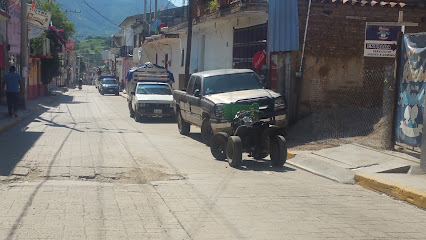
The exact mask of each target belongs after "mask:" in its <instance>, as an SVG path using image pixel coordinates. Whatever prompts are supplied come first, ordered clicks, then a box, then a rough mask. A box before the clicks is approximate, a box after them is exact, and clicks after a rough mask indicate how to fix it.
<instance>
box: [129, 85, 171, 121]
mask: <svg viewBox="0 0 426 240" xmlns="http://www.w3.org/2000/svg"><path fill="white" fill-rule="evenodd" d="M130 95H131V98H132V100H131V103H132V104H131V108H132V109H131V111H130V114H131V115H133V116H132V117H134V118H135V120H136V121H137V122H140V121H142V118H144V117H174V111H173V91H172V88H171V87H170V85H169V84H168V83H162V82H139V83H138V84H137V85H136V88H135V91H134V92H131V93H130Z"/></svg>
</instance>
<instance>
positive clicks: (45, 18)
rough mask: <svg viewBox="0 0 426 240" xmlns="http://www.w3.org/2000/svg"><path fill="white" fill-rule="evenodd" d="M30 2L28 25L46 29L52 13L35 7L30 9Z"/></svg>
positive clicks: (29, 5) (29, 6)
mask: <svg viewBox="0 0 426 240" xmlns="http://www.w3.org/2000/svg"><path fill="white" fill-rule="evenodd" d="M31 6H32V5H31V4H28V14H27V22H28V26H30V27H34V28H40V29H43V30H47V29H48V28H49V23H50V19H51V17H52V14H50V12H46V11H42V10H39V9H37V8H34V9H32V7H31Z"/></svg>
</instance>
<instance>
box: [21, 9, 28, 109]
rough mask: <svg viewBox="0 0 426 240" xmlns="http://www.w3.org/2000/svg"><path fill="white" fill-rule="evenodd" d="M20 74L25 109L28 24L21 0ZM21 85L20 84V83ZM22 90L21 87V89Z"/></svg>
mask: <svg viewBox="0 0 426 240" xmlns="http://www.w3.org/2000/svg"><path fill="white" fill-rule="evenodd" d="M21 74H22V78H23V81H24V84H23V91H24V109H27V101H28V26H27V3H26V1H21ZM21 86H22V84H21ZM21 91H22V89H21Z"/></svg>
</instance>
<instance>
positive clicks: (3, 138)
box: [0, 95, 76, 176]
mask: <svg viewBox="0 0 426 240" xmlns="http://www.w3.org/2000/svg"><path fill="white" fill-rule="evenodd" d="M52 98H53V96H52ZM52 100H53V102H52V103H50V104H44V106H45V107H44V108H42V109H40V110H39V111H37V112H35V113H33V114H32V115H30V116H28V117H27V118H25V119H24V120H23V121H22V122H21V123H19V124H18V125H16V126H14V127H13V128H11V129H9V130H8V131H6V132H4V133H3V134H1V135H0V154H1V155H0V156H1V157H0V158H1V160H0V176H10V175H11V174H12V172H13V170H14V168H15V167H16V165H18V163H19V162H20V161H21V160H22V159H23V158H24V156H25V155H26V154H27V152H28V151H29V150H30V149H31V148H32V147H33V146H34V144H35V143H36V142H37V141H38V139H39V138H40V137H41V136H42V135H43V131H40V132H28V131H27V129H28V125H30V124H31V123H33V122H44V123H45V128H47V127H49V126H53V127H63V128H69V127H67V126H64V125H60V124H57V123H55V122H54V119H52V120H47V119H44V118H42V117H41V116H42V115H43V114H44V113H46V112H48V111H50V109H49V108H55V107H58V106H59V105H60V104H70V103H72V101H73V97H72V96H69V95H61V96H59V97H58V98H57V99H56V100H54V99H52ZM70 129H71V128H70ZM72 130H76V129H75V128H72Z"/></svg>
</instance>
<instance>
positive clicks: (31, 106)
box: [0, 89, 61, 134]
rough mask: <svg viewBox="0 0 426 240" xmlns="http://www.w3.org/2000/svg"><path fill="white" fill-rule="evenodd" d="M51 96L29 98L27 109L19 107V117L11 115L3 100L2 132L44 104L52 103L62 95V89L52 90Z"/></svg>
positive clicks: (0, 116) (0, 106)
mask: <svg viewBox="0 0 426 240" xmlns="http://www.w3.org/2000/svg"><path fill="white" fill-rule="evenodd" d="M52 94H53V95H51V96H43V97H38V98H36V99H34V100H28V103H27V109H22V108H19V109H18V117H17V118H15V117H12V118H10V117H9V114H8V110H7V105H6V103H4V102H2V104H0V134H1V133H3V132H5V131H7V130H9V129H10V128H12V127H13V126H15V125H16V124H18V123H20V122H21V121H23V120H24V119H25V118H27V117H28V116H30V115H31V114H33V113H34V112H37V111H38V110H40V109H42V108H43V105H49V104H52V103H53V102H54V101H55V100H56V99H57V98H58V97H59V96H60V95H61V89H55V90H52Z"/></svg>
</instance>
